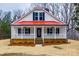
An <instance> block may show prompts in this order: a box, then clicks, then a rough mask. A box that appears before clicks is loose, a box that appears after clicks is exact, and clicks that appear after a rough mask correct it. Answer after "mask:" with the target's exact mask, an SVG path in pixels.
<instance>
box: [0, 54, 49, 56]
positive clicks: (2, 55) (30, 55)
mask: <svg viewBox="0 0 79 59" xmlns="http://www.w3.org/2000/svg"><path fill="white" fill-rule="evenodd" d="M0 56H48V55H46V54H38V55H33V54H24V53H5V54H1V55H0Z"/></svg>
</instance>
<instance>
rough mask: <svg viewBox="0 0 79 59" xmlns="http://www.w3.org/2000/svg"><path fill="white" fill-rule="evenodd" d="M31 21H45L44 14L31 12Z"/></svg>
mask: <svg viewBox="0 0 79 59" xmlns="http://www.w3.org/2000/svg"><path fill="white" fill-rule="evenodd" d="M33 20H34V21H39V20H40V21H41V20H45V13H44V12H33Z"/></svg>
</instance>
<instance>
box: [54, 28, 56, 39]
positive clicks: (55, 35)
mask: <svg viewBox="0 0 79 59" xmlns="http://www.w3.org/2000/svg"><path fill="white" fill-rule="evenodd" d="M54 28H55V35H54V36H55V37H54V38H55V39H56V27H54Z"/></svg>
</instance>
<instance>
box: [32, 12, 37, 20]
mask: <svg viewBox="0 0 79 59" xmlns="http://www.w3.org/2000/svg"><path fill="white" fill-rule="evenodd" d="M33 20H35V21H36V20H38V12H33Z"/></svg>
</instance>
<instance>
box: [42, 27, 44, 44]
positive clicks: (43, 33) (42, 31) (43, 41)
mask: <svg viewBox="0 0 79 59" xmlns="http://www.w3.org/2000/svg"><path fill="white" fill-rule="evenodd" d="M42 38H43V44H44V26H42Z"/></svg>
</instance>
